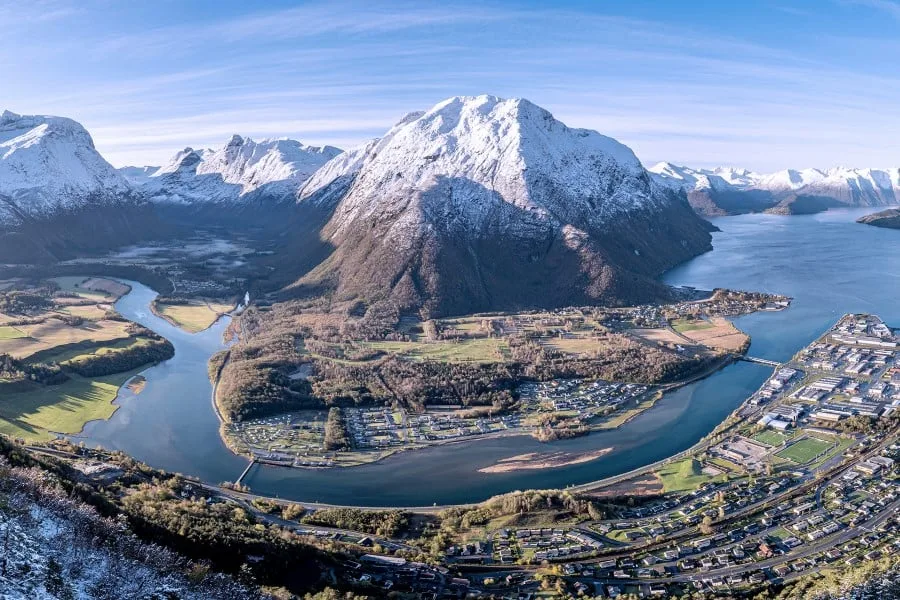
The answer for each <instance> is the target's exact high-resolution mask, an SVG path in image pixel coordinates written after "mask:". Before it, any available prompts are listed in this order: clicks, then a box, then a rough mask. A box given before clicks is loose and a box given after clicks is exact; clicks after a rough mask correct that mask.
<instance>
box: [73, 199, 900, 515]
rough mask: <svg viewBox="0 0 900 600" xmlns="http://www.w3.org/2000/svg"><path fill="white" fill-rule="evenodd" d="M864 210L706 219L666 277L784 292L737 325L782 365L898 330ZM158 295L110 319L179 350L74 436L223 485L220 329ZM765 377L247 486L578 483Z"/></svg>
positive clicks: (320, 493)
mask: <svg viewBox="0 0 900 600" xmlns="http://www.w3.org/2000/svg"><path fill="white" fill-rule="evenodd" d="M867 212H871V210H845V211H834V212H827V213H823V214H820V215H812V216H791V217H785V216H774V215H744V216H738V217H726V218H720V219H716V220H715V224H716V225H717V226H718V227H719V228H720V229H721V232H719V233H716V234H714V239H713V245H714V250H713V251H712V252H709V253H707V254H704V255H702V256H699V257H697V258H695V259H693V260H691V261H690V262H688V263H685V264H683V265H681V266H680V267H678V268H676V269H674V270H672V271H670V272H669V273H667V274H666V276H665V277H664V280H665V281H666V282H667V283H670V284H673V285H691V286H695V287H698V288H704V289H711V288H714V287H728V288H733V289H744V290H758V291H764V292H772V293H781V294H786V295H789V296H792V297H793V298H794V302H793V304H792V306H791V308H790V309H788V310H786V311H782V312H761V313H756V314H753V315H748V316H745V317H741V318H739V319H737V320H736V324H737V326H738V327H740V328H741V329H743V330H744V331H746V332H747V333H749V334H750V335H751V336H752V339H753V342H752V345H751V348H750V353H751V354H752V355H755V356H759V357H763V358H769V359H774V360H779V361H781V360H785V359H787V358H789V357H790V356H791V355H792V354H793V353H795V352H796V351H797V350H799V349H800V348H801V347H803V346H804V345H806V344H807V343H809V342H810V341H812V340H813V339H815V338H816V337H817V336H818V335H819V334H820V333H821V332H822V331H823V330H824V329H825V328H827V327H828V326H829V325H831V324H832V323H833V322H834V321H835V320H837V318H838V317H840V315H842V314H844V313H847V312H872V313H877V314H879V315H881V316H882V317H883V318H884V319H885V320H886V321H887V322H888V324H890V325H893V326H897V325H900V303H898V297H900V231H894V230H887V229H879V228H875V227H870V226H865V225H860V224H857V223H855V222H854V221H855V219H856V218H858V217H859V216H861V215H863V214H866V213H867ZM154 296H155V293H154V292H153V291H152V290H150V289H148V288H146V287H145V286H142V285H140V284H134V290H133V291H132V293H131V294H129V295H128V296H126V297H124V298H122V299H121V300H120V301H119V303H118V304H117V308H118V309H119V311H120V312H121V313H122V314H123V315H125V316H126V317H128V318H130V319H133V320H135V321H137V322H139V323H141V324H143V325H145V326H147V327H150V328H151V329H153V330H155V331H157V332H159V333H160V334H162V335H164V336H165V337H167V338H168V339H170V340H171V341H172V343H173V344H174V345H175V357H174V358H173V359H172V360H170V361H167V362H165V363H163V364H161V365H158V366H156V367H153V368H151V369H148V370H147V371H146V372H145V373H144V376H145V377H146V378H147V385H146V388H145V389H144V391H143V392H142V393H141V394H140V395H139V396H136V397H133V396H129V395H128V394H125V395H123V397H122V398H121V399H120V400H119V401H118V402H119V403H120V405H121V407H120V408H119V410H118V411H117V412H116V413H115V414H114V415H113V417H112V418H111V419H110V420H109V421H101V422H94V423H91V424H89V425H88V426H87V427H86V428H85V432H84V437H86V438H87V441H88V442H89V443H92V444H100V445H102V446H104V447H106V448H115V449H121V450H124V451H125V452H127V453H129V454H131V455H133V456H135V457H136V458H138V459H140V460H143V461H145V462H147V463H149V464H151V465H153V466H155V467H159V468H162V469H166V470H169V471H177V472H181V473H185V474H190V475H196V476H199V477H201V478H202V479H204V480H206V481H208V482H211V483H219V482H221V481H226V480H233V479H235V478H236V477H237V476H238V475H239V474H240V472H241V470H242V469H243V467H244V466H245V465H246V460H245V459H243V458H240V457H236V456H234V455H232V454H231V453H230V452H229V451H228V450H227V448H225V446H224V445H223V444H222V442H221V440H220V439H219V435H218V428H219V423H218V419H217V417H216V415H215V412H214V410H213V407H212V403H211V393H212V388H211V385H210V383H209V380H208V378H207V369H206V362H207V360H208V358H209V356H210V355H211V354H212V353H213V352H215V351H217V350H219V349H220V348H222V347H223V346H222V342H221V335H222V332H223V330H224V327H225V324H224V323H219V324H217V325H216V326H214V327H213V328H212V329H210V330H208V331H206V332H203V333H200V334H197V335H190V334H187V333H184V332H182V331H180V330H178V329H176V328H175V327H172V326H171V325H169V324H168V323H167V322H165V321H164V320H162V319H159V318H158V317H155V316H154V315H153V314H152V313H150V311H149V309H148V304H149V302H150V301H151V300H152V299H153V297H154ZM770 372H771V370H769V369H768V368H767V367H764V366H761V365H756V364H750V363H745V362H740V363H736V364H734V365H731V366H729V367H726V368H725V369H723V370H722V371H719V372H718V373H715V374H714V375H712V376H710V377H708V378H706V379H704V380H702V381H699V382H697V383H694V384H691V385H688V386H685V387H683V388H681V389H679V390H676V391H674V392H673V393H671V394H668V395H666V397H665V398H664V399H663V400H662V401H660V402H659V403H657V405H656V406H654V407H653V408H652V409H650V410H648V411H646V412H645V413H643V414H641V415H640V416H638V417H636V418H635V419H633V420H631V421H629V422H628V423H627V424H625V425H623V426H622V427H620V428H619V429H617V430H613V431H606V432H600V433H594V434H591V435H589V436H585V437H581V438H576V439H571V440H565V441H561V442H555V443H552V444H541V443H539V442H537V441H536V440H533V439H532V438H530V437H525V436H516V437H505V438H494V439H488V440H482V441H476V442H467V443H461V444H453V445H446V446H438V447H433V448H429V449H426V450H421V451H415V452H405V453H400V454H398V455H395V456H393V457H390V458H388V459H386V460H384V461H381V462H380V463H376V464H373V465H367V466H363V467H354V468H352V469H332V470H318V471H310V470H299V469H287V468H283V467H266V466H256V467H254V468H253V469H252V470H251V471H250V474H249V475H248V477H247V478H246V479H245V483H246V484H248V485H249V486H250V487H251V489H252V490H253V491H254V492H256V493H259V494H266V495H273V496H280V497H283V498H291V499H295V500H298V501H301V502H302V501H306V502H316V501H318V502H327V503H334V504H348V505H358V506H388V505H392V506H427V505H432V504H450V503H462V502H472V501H478V500H483V499H485V498H487V497H489V496H492V495H494V494H499V493H503V492H508V491H511V490H516V489H527V488H557V487H565V486H567V485H571V484H579V483H586V482H590V481H593V480H596V479H601V478H603V477H608V476H610V475H616V474H619V473H623V472H626V471H629V470H631V469H634V468H637V467H640V466H643V465H646V464H649V463H651V462H654V461H657V460H660V459H663V458H665V457H667V456H670V455H672V454H674V453H677V452H679V451H681V450H684V449H686V448H688V447H690V446H691V445H693V444H694V443H696V442H697V441H698V440H699V439H700V438H702V437H703V436H704V435H705V434H706V433H708V432H709V431H711V430H712V429H713V428H714V427H715V425H716V424H718V423H719V422H720V421H721V420H722V419H723V418H725V417H726V416H727V415H728V414H729V413H730V412H731V411H732V410H734V409H735V408H736V407H737V406H738V405H739V404H740V403H741V402H742V401H743V400H744V399H745V398H746V397H747V396H748V395H749V394H750V393H752V392H753V391H754V390H755V389H757V388H758V387H759V386H760V385H761V384H762V383H763V381H764V380H765V379H766V377H767V376H768V375H769V374H770ZM599 448H612V451H611V452H609V453H608V454H607V455H605V456H604V457H602V458H600V459H597V460H594V461H591V462H587V463H582V464H578V465H571V466H567V467H558V468H554V469H544V470H532V471H516V472H509V473H492V474H485V473H479V472H478V469H480V468H482V467H486V466H489V465H492V464H494V463H496V462H497V461H498V460H501V459H504V458H508V457H511V456H516V455H520V454H525V453H530V452H537V453H542V452H556V451H565V452H575V453H578V452H587V451H591V450H595V449H599Z"/></svg>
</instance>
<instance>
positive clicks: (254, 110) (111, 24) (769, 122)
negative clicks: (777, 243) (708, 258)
mask: <svg viewBox="0 0 900 600" xmlns="http://www.w3.org/2000/svg"><path fill="white" fill-rule="evenodd" d="M898 32H900V0H898V1H893V0H814V1H805V2H804V1H788V0H784V1H780V0H771V1H768V0H757V1H753V2H729V1H727V0H721V1H700V0H695V1H692V2H677V1H674V0H672V1H655V2H654V1H649V0H629V1H625V0H621V1H601V0H596V1H592V2H562V1H560V2H555V3H549V2H543V3H537V2H490V1H489V2H484V1H478V2H473V3H465V2H455V1H453V0H450V1H446V2H443V1H442V2H430V1H428V0H419V1H417V2H355V1H341V2H327V3H324V2H321V3H320V2H279V1H269V2H265V3H262V2H260V3H254V2H242V1H231V0H219V1H216V2H206V1H191V0H177V1H174V0H154V1H153V2H128V1H117V0H78V1H70V0H32V1H30V2H27V3H24V2H20V1H9V0H0V69H2V71H0V72H2V83H0V109H2V108H8V109H10V110H12V111H14V112H19V113H26V114H35V113H39V114H58V115H63V116H69V117H72V118H74V119H76V120H78V121H81V122H82V123H83V124H84V125H85V126H86V127H87V128H88V129H89V130H90V131H91V133H92V135H93V136H94V139H95V142H96V144H97V147H98V148H99V150H100V151H101V152H102V153H103V154H104V156H106V157H107V159H108V160H110V162H112V163H113V164H115V165H117V166H121V165H125V164H159V163H161V162H164V161H166V160H167V159H168V158H169V157H170V156H171V155H172V154H173V153H174V152H175V151H176V150H178V149H180V148H183V147H185V146H188V145H190V146H194V147H206V146H219V145H221V144H223V143H224V142H225V141H226V140H227V139H228V138H229V137H230V136H231V134H232V133H239V134H242V135H248V136H251V137H256V138H262V137H282V136H287V137H293V138H296V139H299V140H301V141H303V142H305V143H312V144H322V143H329V144H334V145H338V146H341V147H350V146H353V145H356V144H358V143H361V142H363V141H364V140H367V139H369V138H372V137H376V136H378V135H380V134H381V133H383V132H384V131H385V130H386V129H387V128H388V127H390V126H391V125H392V124H393V123H394V122H395V121H396V120H397V119H398V118H399V117H400V116H402V115H403V114H404V113H406V112H409V111H411V110H419V109H425V108H428V107H430V106H431V105H433V104H435V103H436V102H439V101H440V100H442V99H444V98H446V97H449V96H454V95H474V94H481V93H491V94H496V95H498V96H503V97H525V98H528V99H530V100H532V101H533V102H535V103H537V104H540V105H541V106H544V107H545V108H547V109H549V110H550V111H551V112H553V113H554V114H555V115H556V117H557V118H559V119H561V120H562V121H564V122H565V123H567V124H568V125H570V126H574V127H587V128H591V129H596V130H598V131H600V132H602V133H604V134H607V135H611V136H613V137H616V138H617V139H619V140H621V141H622V142H624V143H626V144H628V145H629V146H631V147H632V148H633V149H634V150H635V152H636V153H637V155H638V157H639V158H641V160H643V161H644V162H645V164H652V163H654V162H656V161H659V160H670V161H672V162H676V163H679V164H688V165H692V166H715V165H720V164H722V165H734V166H743V167H748V168H752V169H756V170H776V169H780V168H785V167H799V168H802V167H808V166H819V167H829V166H836V165H846V166H872V167H888V166H900V68H898V58H900V35H898Z"/></svg>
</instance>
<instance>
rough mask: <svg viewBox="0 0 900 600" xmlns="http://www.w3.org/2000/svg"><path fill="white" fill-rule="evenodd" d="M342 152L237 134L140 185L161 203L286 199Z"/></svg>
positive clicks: (177, 159) (183, 154) (190, 152)
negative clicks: (257, 197) (256, 197)
mask: <svg viewBox="0 0 900 600" xmlns="http://www.w3.org/2000/svg"><path fill="white" fill-rule="evenodd" d="M340 153H341V150H340V149H338V148H334V147H333V146H323V147H317V146H306V145H304V144H302V143H300V142H298V141H296V140H290V139H274V140H262V141H260V142H256V141H254V140H252V139H250V138H245V137H241V136H239V135H234V136H232V137H231V139H230V140H228V142H227V143H226V144H225V145H224V146H222V147H221V148H219V149H216V150H214V149H203V150H195V149H193V148H190V147H188V148H185V149H184V150H181V151H180V152H178V153H177V154H175V156H173V157H172V159H171V160H170V161H169V162H168V163H167V164H166V165H163V166H162V167H160V168H159V169H158V170H156V171H155V172H153V173H152V175H150V176H149V178H148V179H147V180H146V181H144V182H142V183H141V184H140V185H141V188H142V189H143V191H144V192H145V193H146V194H147V195H149V197H150V198H151V199H154V200H160V201H175V202H207V201H209V202H222V201H235V200H238V199H239V198H241V197H242V196H245V195H248V194H251V193H256V194H265V195H267V196H273V197H277V198H278V199H284V198H288V197H292V196H293V195H294V194H296V192H297V189H298V188H299V187H300V185H302V184H303V183H304V182H305V181H306V180H307V179H309V177H310V176H311V175H312V174H313V173H315V172H316V170H317V169H319V167H321V166H322V165H324V164H325V163H326V162H328V161H329V160H330V159H332V158H334V157H336V156H338V155H339V154H340Z"/></svg>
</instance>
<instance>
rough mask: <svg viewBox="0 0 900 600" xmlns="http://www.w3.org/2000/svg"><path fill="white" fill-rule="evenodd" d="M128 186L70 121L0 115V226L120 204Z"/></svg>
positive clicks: (82, 128)
mask: <svg viewBox="0 0 900 600" xmlns="http://www.w3.org/2000/svg"><path fill="white" fill-rule="evenodd" d="M130 192H131V187H130V186H129V185H128V182H126V181H125V179H124V178H123V177H122V176H121V175H120V174H119V173H118V172H117V171H116V170H115V169H114V168H113V167H112V165H110V164H109V163H108V162H106V160H104V159H103V157H102V156H100V154H99V153H98V152H97V150H96V149H95V148H94V141H93V140H92V139H91V136H90V134H88V132H87V131H86V130H85V129H84V127H82V126H81V125H80V124H79V123H76V122H75V121H73V120H71V119H66V118H63V117H52V116H28V115H17V114H15V113H12V112H9V111H4V112H3V113H2V114H0V225H9V224H16V223H18V222H21V221H22V220H23V218H28V217H41V216H47V215H50V214H53V213H56V212H59V211H63V210H73V209H77V208H80V207H82V206H84V205H86V204H104V203H112V202H119V201H121V200H122V199H123V198H125V197H127V196H128V195H129V194H130Z"/></svg>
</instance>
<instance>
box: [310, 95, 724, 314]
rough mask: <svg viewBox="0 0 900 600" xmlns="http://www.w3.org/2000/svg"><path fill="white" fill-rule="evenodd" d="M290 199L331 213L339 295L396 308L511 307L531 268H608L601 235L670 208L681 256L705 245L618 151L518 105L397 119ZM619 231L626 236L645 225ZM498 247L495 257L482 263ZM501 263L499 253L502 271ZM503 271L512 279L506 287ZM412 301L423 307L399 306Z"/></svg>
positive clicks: (679, 206)
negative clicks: (454, 279) (451, 285)
mask: <svg viewBox="0 0 900 600" xmlns="http://www.w3.org/2000/svg"><path fill="white" fill-rule="evenodd" d="M299 200H300V202H301V203H305V202H309V203H310V204H313V205H316V206H322V205H332V206H333V208H334V213H333V216H332V217H331V220H330V222H329V223H328V225H327V226H326V227H325V229H324V230H323V235H324V238H323V239H327V240H328V241H329V243H330V245H332V246H334V247H337V248H338V251H336V253H335V258H334V261H333V262H332V263H330V265H329V267H328V270H330V271H334V272H336V273H337V277H336V279H337V280H338V281H339V282H340V285H339V290H338V293H339V294H340V293H346V294H360V295H361V296H364V297H374V296H378V295H384V294H385V293H386V290H387V293H390V294H395V295H397V294H399V295H402V296H404V297H405V299H403V300H400V299H398V301H399V302H401V303H402V304H406V303H407V302H409V303H410V305H413V306H415V305H417V303H418V302H424V303H426V304H429V305H431V306H432V307H433V308H434V307H436V310H438V311H439V312H443V311H450V312H455V311H457V310H462V309H463V308H465V310H469V309H473V310H474V309H478V308H487V307H489V306H496V305H500V304H506V303H508V302H511V301H512V300H511V299H512V298H513V297H514V296H515V294H516V293H518V292H521V293H526V292H525V290H526V289H529V288H528V286H529V285H532V282H533V278H534V277H536V276H537V275H538V273H540V272H545V274H547V276H548V277H550V278H551V279H553V278H554V277H559V276H561V275H560V274H559V273H557V274H556V275H553V274H550V273H549V272H547V271H545V270H544V269H545V267H547V268H549V265H550V264H551V262H552V261H553V260H561V261H564V262H565V261H570V262H567V268H569V267H571V271H568V275H567V276H571V277H576V278H578V277H581V276H579V275H577V273H579V272H580V271H579V268H581V267H576V266H575V265H576V263H580V264H581V266H582V267H583V268H584V269H589V268H594V267H596V268H598V269H600V267H599V266H598V265H599V264H600V263H602V262H603V261H604V260H606V259H605V258H600V255H599V254H597V252H599V250H598V249H597V247H598V246H597V245H598V244H600V240H601V238H603V239H605V236H608V235H610V233H609V232H611V231H615V230H616V229H617V227H619V226H625V223H626V222H630V219H631V218H637V217H636V215H649V214H655V213H663V212H667V213H671V216H672V220H673V225H672V230H673V231H674V230H675V229H676V228H677V227H678V226H676V225H674V221H675V220H676V218H675V215H676V214H677V215H680V216H679V217H678V218H680V217H684V218H685V220H684V221H683V222H682V225H683V226H684V229H682V230H681V231H680V233H679V235H681V236H682V237H681V238H680V239H681V240H689V241H684V245H683V246H681V248H680V249H678V250H677V252H678V253H686V252H692V251H694V250H696V248H697V247H701V246H705V245H706V244H708V234H707V233H706V232H705V229H704V227H705V226H703V225H702V224H701V222H700V221H699V219H697V217H696V216H695V215H693V213H691V211H690V209H689V207H688V206H687V203H686V202H684V200H683V199H681V198H679V197H678V196H677V195H675V194H671V193H669V192H666V191H664V190H663V189H662V188H660V187H659V186H657V185H656V184H654V183H653V182H652V181H651V179H650V177H649V175H648V174H647V172H646V171H645V170H644V169H643V167H642V166H641V164H640V162H639V161H638V160H637V158H636V157H635V155H634V153H633V152H632V151H631V150H630V149H629V148H628V147H626V146H624V145H623V144H621V143H619V142H618V141H616V140H614V139H612V138H609V137H606V136H604V135H601V134H599V133H597V132H596V131H590V130H586V129H575V128H570V127H568V126H566V125H565V124H564V123H562V122H560V121H558V120H557V119H555V118H554V117H553V115H552V114H551V113H550V112H549V111H547V110H545V109H543V108H541V107H539V106H537V105H535V104H533V103H531V102H529V101H528V100H524V99H503V98H499V97H497V96H490V95H482V96H455V97H452V98H448V99H446V100H444V101H442V102H439V103H438V104H436V105H435V106H433V107H431V108H430V109H428V110H426V111H424V112H414V113H410V114H408V115H406V116H404V117H403V118H402V119H401V120H400V121H399V122H398V123H397V124H396V125H394V126H393V127H392V128H391V129H390V130H389V131H388V132H387V133H386V134H385V135H384V136H383V137H382V138H380V139H378V140H375V141H373V142H371V143H369V144H368V145H366V146H364V147H360V148H357V149H355V150H352V151H350V152H347V153H346V154H344V155H342V156H339V157H337V158H335V159H334V160H332V161H331V162H329V163H328V164H327V165H325V166H324V167H323V168H322V169H321V170H320V171H319V172H318V173H317V174H316V175H315V177H313V178H311V179H310V181H309V182H308V183H307V185H305V186H304V188H303V189H302V190H301V192H300V195H299ZM628 226H629V227H633V229H632V232H633V231H637V230H640V229H642V228H644V227H645V226H646V223H644V224H642V225H637V224H634V223H631V224H630V225H628ZM604 243H606V242H605V241H604ZM557 244H558V246H557ZM495 246H496V249H495V250H494V251H496V252H497V256H496V257H493V256H489V255H488V252H489V251H488V248H489V247H490V248H494V247H495ZM592 246H594V248H591V247H592ZM441 248H446V252H444V251H442V250H441ZM548 248H552V253H553V255H554V258H552V259H551V258H549V257H548V255H547V253H548V252H551V251H550V250H548ZM620 249H621V246H620V247H619V249H616V250H614V251H613V250H610V251H611V252H615V253H617V254H618V253H619V252H620ZM631 250H632V252H631V254H630V255H629V254H628V253H627V252H626V253H623V255H622V256H623V261H624V262H628V263H631V262H633V261H634V259H635V257H637V256H642V257H645V258H646V257H651V256H653V257H654V258H651V259H649V260H647V262H646V263H645V264H644V265H643V266H642V267H641V268H642V269H645V268H646V264H648V263H650V262H658V264H659V265H661V264H668V263H667V261H669V260H670V259H671V256H665V257H664V256H661V255H660V254H659V253H658V252H655V251H654V250H653V249H652V248H650V247H645V246H643V245H640V247H638V246H633V247H632V248H631ZM670 250H671V251H672V252H675V249H671V248H670ZM421 252H427V253H428V255H427V256H424V255H419V254H418V253H421ZM442 252H444V253H443V254H442ZM482 252H484V254H482ZM500 256H506V258H507V259H508V262H507V263H506V265H505V266H501V265H500V264H499V262H502V261H501V259H500V258H499V257H500ZM563 256H566V257H567V258H562V257H563ZM579 256H580V258H579ZM545 259H546V261H547V262H546V263H542V262H541V261H544V260H545ZM596 261H599V262H596ZM539 263H540V264H541V265H543V266H539ZM587 263H591V264H593V265H594V267H588V266H587ZM451 264H455V265H459V266H460V267H461V268H465V269H468V271H467V273H468V275H466V276H465V278H466V280H467V285H468V284H469V283H471V284H472V286H470V288H467V289H466V290H465V291H464V292H460V295H461V296H466V295H467V294H469V292H471V297H470V298H469V299H467V300H461V299H458V300H454V299H450V298H449V296H447V295H446V294H445V293H444V292H445V291H446V290H439V289H437V288H440V287H441V286H443V285H446V284H447V282H449V281H450V279H451V278H450V277H449V271H447V272H446V273H444V272H442V271H443V270H444V269H449V268H450V267H449V266H448V265H451ZM409 265H416V266H415V267H410V266H409ZM495 268H501V270H504V271H505V272H504V273H502V274H501V273H498V274H497V282H504V284H503V285H505V286H506V288H505V289H503V290H500V289H497V288H496V287H495V285H500V284H499V283H497V284H495V283H487V279H489V277H488V276H487V275H481V276H480V275H478V274H479V273H482V274H484V273H487V272H490V271H492V270H493V269H495ZM656 268H657V267H652V268H650V269H649V270H648V271H646V272H648V273H649V272H655V270H656ZM398 269H399V271H398ZM404 269H405V270H409V269H414V270H415V272H412V271H409V272H402V271H403V270H404ZM600 270H602V269H600ZM373 271H376V272H377V273H379V275H377V276H375V277H373V276H372V275H371V273H372V272H373ZM581 272H584V271H581ZM599 272H600V271H598V273H599ZM366 273H369V274H366ZM513 273H516V274H519V275H521V277H520V278H519V279H518V280H515V279H514V280H510V279H509V277H510V276H511V274H513ZM560 273H561V271H560ZM610 273H611V272H610ZM382 276H383V277H382ZM598 276H599V275H598ZM443 277H448V279H447V280H446V281H444V280H443V279H442V278H443ZM614 278H615V277H614V276H613V275H612V274H610V275H609V277H608V280H607V281H606V282H605V283H603V284H602V285H601V284H597V287H596V288H595V289H593V291H592V292H590V293H587V292H585V290H584V289H581V290H578V289H577V288H578V284H574V285H571V284H567V287H566V289H567V290H568V291H569V292H571V295H569V296H568V297H567V301H575V299H576V298H578V299H579V300H578V301H582V300H585V298H586V297H587V296H591V295H592V294H594V295H595V296H596V297H599V296H602V295H604V294H606V293H610V295H614V294H613V293H612V292H611V289H612V287H614V285H613V284H612V283H611V281H612V279H614ZM357 279H359V283H358V282H356V280H357ZM476 279H480V281H481V282H480V283H478V282H477V281H475V280H476ZM439 280H441V281H439ZM391 282H393V283H391ZM535 285H536V284H535ZM561 285H562V284H561ZM410 286H412V287H410ZM400 288H403V289H402V290H401V289H400ZM413 288H415V290H413ZM476 288H477V289H476ZM601 288H602V289H601ZM392 289H393V291H391V290H392ZM342 290H343V291H342ZM516 290H518V292H516ZM457 291H459V290H457ZM454 293H456V292H454ZM410 294H413V295H415V296H417V297H418V298H419V300H418V301H417V300H409V296H410ZM585 294H587V295H585ZM501 296H502V297H504V298H505V300H502V301H501V300H500V297H501ZM491 298H493V300H492V299H491ZM548 302H549V303H550V304H555V303H556V301H551V300H548ZM466 303H468V304H469V305H467V306H465V307H464V305H465V304H466Z"/></svg>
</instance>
